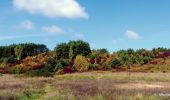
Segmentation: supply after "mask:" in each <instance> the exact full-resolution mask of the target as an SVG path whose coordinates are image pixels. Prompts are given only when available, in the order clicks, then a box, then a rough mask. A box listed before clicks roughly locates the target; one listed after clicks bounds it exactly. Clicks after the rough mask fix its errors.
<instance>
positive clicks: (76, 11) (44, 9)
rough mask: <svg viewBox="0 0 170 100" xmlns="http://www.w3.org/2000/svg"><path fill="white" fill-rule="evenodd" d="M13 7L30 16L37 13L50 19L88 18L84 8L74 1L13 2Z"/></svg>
mask: <svg viewBox="0 0 170 100" xmlns="http://www.w3.org/2000/svg"><path fill="white" fill-rule="evenodd" d="M13 5H14V7H15V8H16V9H19V10H25V11H28V12H29V13H30V14H35V13H38V14H43V15H45V16H48V17H51V18H54V17H64V18H88V14H87V13H86V12H85V8H84V7H81V6H80V4H79V3H78V2H77V1H76V0H13Z"/></svg>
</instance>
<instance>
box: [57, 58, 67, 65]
mask: <svg viewBox="0 0 170 100" xmlns="http://www.w3.org/2000/svg"><path fill="white" fill-rule="evenodd" d="M58 63H61V65H62V66H68V65H69V59H60V60H59V61H58Z"/></svg>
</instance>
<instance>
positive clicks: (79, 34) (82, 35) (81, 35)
mask: <svg viewBox="0 0 170 100" xmlns="http://www.w3.org/2000/svg"><path fill="white" fill-rule="evenodd" d="M74 37H75V38H76V39H83V38H84V34H82V33H76V34H75V35H74Z"/></svg>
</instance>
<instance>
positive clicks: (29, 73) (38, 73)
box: [25, 69, 53, 77]
mask: <svg viewBox="0 0 170 100" xmlns="http://www.w3.org/2000/svg"><path fill="white" fill-rule="evenodd" d="M25 75H27V76H32V77H33V76H45V77H48V76H53V74H52V73H50V72H48V71H47V70H44V69H37V70H29V71H27V72H26V73H25Z"/></svg>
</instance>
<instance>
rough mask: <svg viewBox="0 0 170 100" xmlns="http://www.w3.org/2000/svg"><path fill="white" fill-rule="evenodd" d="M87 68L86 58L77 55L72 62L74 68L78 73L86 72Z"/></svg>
mask: <svg viewBox="0 0 170 100" xmlns="http://www.w3.org/2000/svg"><path fill="white" fill-rule="evenodd" d="M88 67H89V63H88V62H87V60H86V58H85V57H84V56H81V55H77V56H76V59H75V61H74V68H75V69H76V70H77V71H79V72H84V71H87V70H88Z"/></svg>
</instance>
